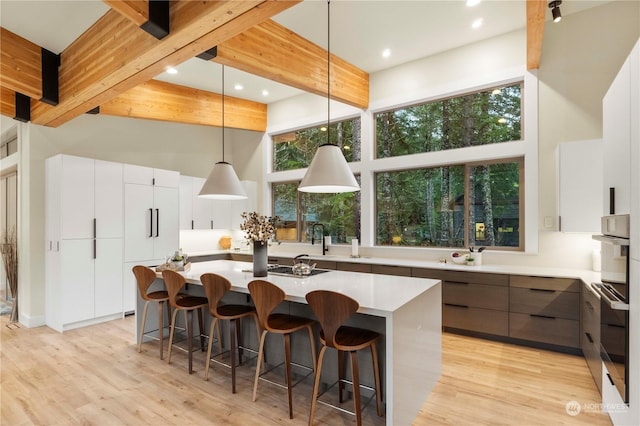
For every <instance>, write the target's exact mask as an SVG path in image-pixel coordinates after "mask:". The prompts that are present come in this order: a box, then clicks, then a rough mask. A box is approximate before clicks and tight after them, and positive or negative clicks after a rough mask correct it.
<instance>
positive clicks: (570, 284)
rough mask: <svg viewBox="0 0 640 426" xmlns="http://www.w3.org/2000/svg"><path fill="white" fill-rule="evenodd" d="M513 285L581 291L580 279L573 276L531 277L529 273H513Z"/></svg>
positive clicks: (511, 282) (511, 280)
mask: <svg viewBox="0 0 640 426" xmlns="http://www.w3.org/2000/svg"><path fill="white" fill-rule="evenodd" d="M509 285H510V286H511V287H520V288H537V289H540V290H558V291H570V292H574V293H580V281H578V280H575V279H573V278H551V277H531V276H527V275H511V277H510V279H509Z"/></svg>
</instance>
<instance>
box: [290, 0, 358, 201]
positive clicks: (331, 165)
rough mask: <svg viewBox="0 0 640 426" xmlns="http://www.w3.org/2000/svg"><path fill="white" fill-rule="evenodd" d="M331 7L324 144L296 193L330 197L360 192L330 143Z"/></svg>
mask: <svg viewBox="0 0 640 426" xmlns="http://www.w3.org/2000/svg"><path fill="white" fill-rule="evenodd" d="M330 4H331V1H329V0H328V1H327V143H325V144H323V145H320V146H319V147H318V150H317V151H316V154H315V156H314V157H313V160H312V161H311V164H309V168H308V169H307V173H306V174H305V175H304V177H303V178H302V181H301V182H300V185H299V186H298V191H301V192H315V193H329V194H335V193H339V192H355V191H359V190H360V185H358V182H357V181H356V177H355V176H354V175H353V173H352V172H351V169H350V168H349V165H348V164H347V160H346V159H345V158H344V155H343V154H342V151H341V150H340V147H339V146H337V145H335V144H332V143H331V142H330V140H329V128H330V127H329V125H330V124H331V110H330V108H331V49H330V46H331V33H330V29H331V25H330V22H331V21H330V18H331V14H330Z"/></svg>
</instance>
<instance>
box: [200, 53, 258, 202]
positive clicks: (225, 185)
mask: <svg viewBox="0 0 640 426" xmlns="http://www.w3.org/2000/svg"><path fill="white" fill-rule="evenodd" d="M198 196H199V197H202V198H212V199H215V200H242V199H245V198H248V197H247V194H246V193H245V192H244V188H243V187H242V184H241V183H240V179H238V175H237V174H236V172H235V170H233V166H232V165H231V164H229V163H227V162H226V161H224V65H223V66H222V161H219V162H217V163H216V164H214V165H213V169H212V170H211V173H209V177H207V180H206V181H205V182H204V185H202V189H200V192H199V193H198Z"/></svg>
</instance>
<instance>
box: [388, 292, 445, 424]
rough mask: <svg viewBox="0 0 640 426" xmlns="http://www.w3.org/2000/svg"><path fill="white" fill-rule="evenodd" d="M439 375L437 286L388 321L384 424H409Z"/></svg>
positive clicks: (440, 357) (440, 345) (440, 371)
mask: <svg viewBox="0 0 640 426" xmlns="http://www.w3.org/2000/svg"><path fill="white" fill-rule="evenodd" d="M441 373H442V284H441V283H438V284H437V285H434V286H432V287H431V288H430V289H429V290H427V291H426V292H424V293H422V294H421V295H420V296H418V297H416V298H415V299H413V300H411V301H410V302H409V303H407V304H406V305H404V306H402V308H400V309H399V310H397V311H395V312H393V314H392V315H391V316H390V317H389V318H387V371H386V376H387V377H386V378H387V386H386V390H387V424H388V425H394V426H397V425H410V424H412V423H413V421H414V419H415V417H416V416H417V415H418V412H419V411H420V408H422V405H423V404H424V402H425V401H426V399H427V396H428V395H429V393H430V392H431V390H432V389H433V387H434V386H435V384H436V383H437V381H438V379H439V378H440V374H441Z"/></svg>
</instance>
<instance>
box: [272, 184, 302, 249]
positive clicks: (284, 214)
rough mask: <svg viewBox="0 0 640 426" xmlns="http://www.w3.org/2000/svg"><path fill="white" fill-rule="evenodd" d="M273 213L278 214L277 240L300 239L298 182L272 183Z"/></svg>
mask: <svg viewBox="0 0 640 426" xmlns="http://www.w3.org/2000/svg"><path fill="white" fill-rule="evenodd" d="M272 190H273V215H274V216H278V218H279V220H278V223H277V224H276V240H279V241H297V240H298V225H297V223H298V183H297V182H292V183H278V184H273V185H272Z"/></svg>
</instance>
